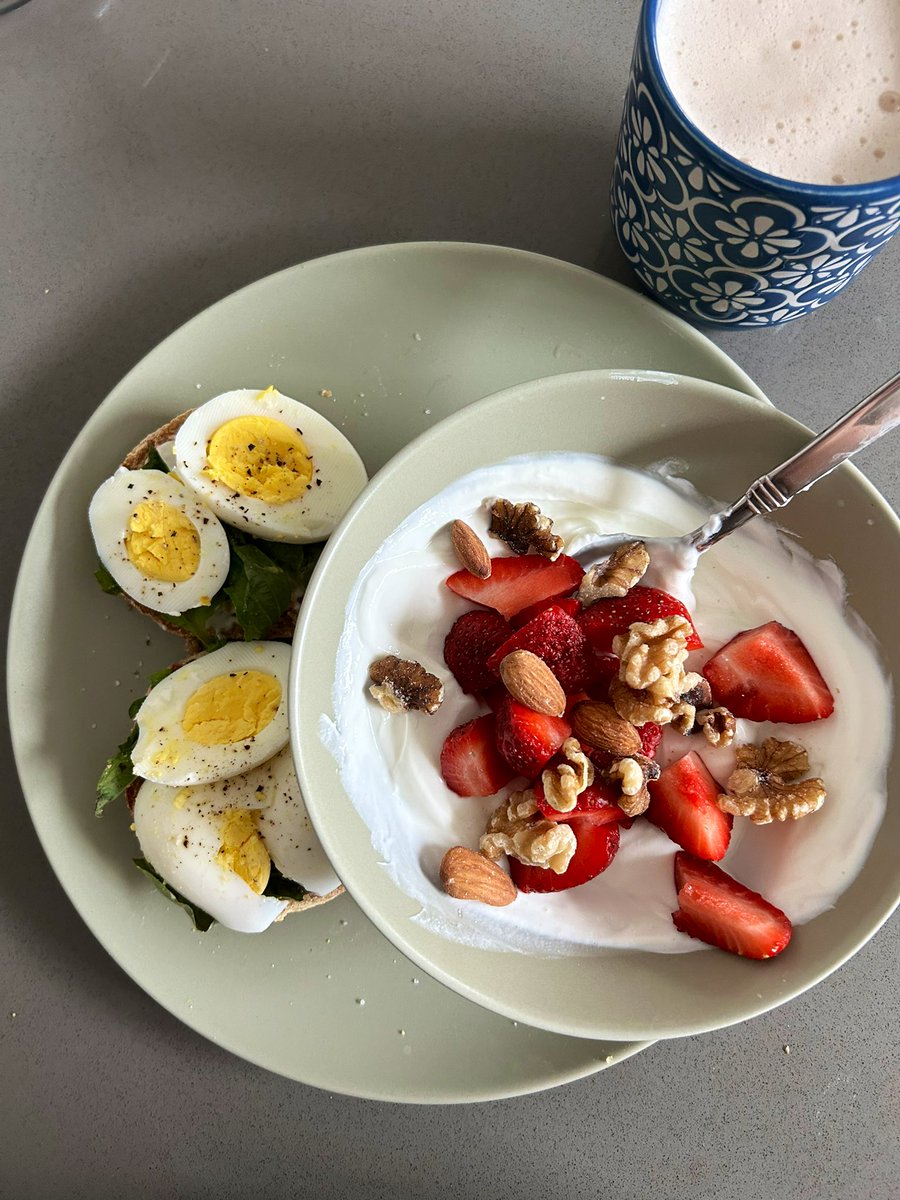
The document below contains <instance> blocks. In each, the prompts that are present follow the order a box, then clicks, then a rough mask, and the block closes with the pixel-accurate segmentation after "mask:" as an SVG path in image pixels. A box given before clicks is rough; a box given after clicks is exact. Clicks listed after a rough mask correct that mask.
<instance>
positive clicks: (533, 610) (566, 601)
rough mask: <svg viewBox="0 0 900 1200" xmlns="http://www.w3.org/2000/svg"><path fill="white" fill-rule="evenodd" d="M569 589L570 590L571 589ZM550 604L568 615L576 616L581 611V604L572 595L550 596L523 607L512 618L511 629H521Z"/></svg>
mask: <svg viewBox="0 0 900 1200" xmlns="http://www.w3.org/2000/svg"><path fill="white" fill-rule="evenodd" d="M569 590H570V591H571V589H569ZM551 604H553V605H556V607H557V608H561V609H562V610H563V612H566V613H568V614H569V616H570V617H577V616H578V614H579V613H580V612H581V605H580V603H579V602H578V601H577V600H576V599H575V597H574V596H569V597H566V596H550V597H549V599H547V600H539V601H538V603H537V604H529V605H528V607H527V608H523V609H522V611H521V612H519V613H516V615H515V616H514V617H513V619H512V627H513V629H521V627H522V626H523V625H527V624H528V622H529V621H530V620H531V619H532V618H533V617H536V616H538V615H539V614H540V613H542V612H543V611H544V609H545V608H549V607H550V605H551Z"/></svg>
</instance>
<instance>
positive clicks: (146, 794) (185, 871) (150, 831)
mask: <svg viewBox="0 0 900 1200" xmlns="http://www.w3.org/2000/svg"><path fill="white" fill-rule="evenodd" d="M254 787H255V785H254V783H253V781H252V779H251V778H250V776H244V777H242V778H241V779H239V780H226V781H224V782H220V783H217V784H206V785H203V786H201V787H196V788H190V787H188V788H176V787H166V786H165V785H164V784H160V783H143V784H142V785H141V788H140V790H139V791H138V794H137V797H136V799H135V802H134V828H135V833H136V834H137V838H138V841H139V842H140V844H141V853H142V854H143V856H144V858H146V859H147V861H148V862H149V863H150V865H151V866H152V867H153V869H154V870H155V871H156V872H157V873H158V874H160V875H161V876H162V877H163V879H165V881H166V883H168V884H169V886H170V887H172V888H174V889H175V891H177V892H180V893H181V895H182V896H184V897H185V899H187V900H190V901H191V903H192V904H196V905H197V906H198V907H199V908H202V909H203V911H204V912H207V913H209V915H210V916H211V917H214V918H215V920H216V921H218V922H219V923H220V924H222V925H224V926H226V928H228V929H234V930H236V931H237V932H238V933H261V932H262V931H263V930H264V929H268V927H269V926H270V925H271V924H272V922H273V921H274V920H275V918H276V917H278V916H280V915H281V913H282V912H284V909H285V907H286V901H284V900H276V899H274V898H273V897H271V896H259V895H257V894H256V892H254V891H253V889H252V888H251V887H250V886H249V884H247V883H246V882H245V881H244V880H243V879H241V877H240V875H237V874H236V873H235V872H234V871H231V870H229V869H228V868H227V867H225V866H223V865H222V864H221V863H217V862H216V861H215V859H216V855H217V854H218V853H219V849H220V847H221V844H222V821H223V814H224V813H225V812H226V811H227V810H228V809H229V808H251V807H253V804H252V796H253V790H254Z"/></svg>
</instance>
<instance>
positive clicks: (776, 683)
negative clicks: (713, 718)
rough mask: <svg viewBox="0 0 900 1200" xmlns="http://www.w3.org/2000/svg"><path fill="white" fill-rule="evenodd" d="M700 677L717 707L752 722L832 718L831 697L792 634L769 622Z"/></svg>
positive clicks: (741, 638)
mask: <svg viewBox="0 0 900 1200" xmlns="http://www.w3.org/2000/svg"><path fill="white" fill-rule="evenodd" d="M703 674H704V675H705V676H706V678H707V679H708V680H709V685H710V687H711V688H712V692H713V697H714V699H715V701H716V703H717V704H721V705H724V707H725V708H728V709H730V710H731V712H733V713H734V715H735V716H736V717H746V718H747V719H748V720H750V721H786V722H788V723H790V724H805V723H806V722H808V721H818V720H821V719H822V718H823V717H828V716H831V714H832V713H833V712H834V697H833V696H832V694H831V691H830V689H829V687H828V684H827V683H826V682H825V680H824V679H823V678H822V674H821V672H820V671H819V668H818V667H817V666H816V664H815V662H814V661H813V658H812V655H811V654H810V653H809V651H808V650H807V648H806V646H805V645H804V644H803V642H802V641H801V640H800V638H799V637H798V636H797V634H796V633H794V631H793V630H792V629H788V628H787V627H786V626H784V625H782V624H781V623H780V622H778V621H769V622H768V624H766V625H760V626H759V627H758V628H756V629H746V630H744V632H743V633H739V634H738V635H737V636H736V637H733V638H732V639H731V641H730V642H728V643H727V644H726V645H724V646H723V647H722V649H721V650H719V651H717V652H716V653H715V654H714V655H713V656H712V658H711V659H710V660H709V662H708V663H707V664H706V666H705V667H704V668H703Z"/></svg>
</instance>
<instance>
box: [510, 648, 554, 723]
mask: <svg viewBox="0 0 900 1200" xmlns="http://www.w3.org/2000/svg"><path fill="white" fill-rule="evenodd" d="M500 678H501V679H502V680H503V683H504V684H505V686H506V690H507V691H508V692H509V694H510V695H511V696H512V698H513V700H518V702H519V703H520V704H524V705H525V707H526V708H530V709H532V710H533V711H534V712H539V713H547V714H548V715H549V716H551V717H561V716H562V715H563V713H564V712H565V711H566V693H565V692H564V691H563V689H562V684H561V683H560V682H559V680H558V679H557V678H556V676H555V675H554V674H553V672H552V671H551V670H550V668H549V667H548V666H547V664H546V663H545V662H544V660H543V659H542V658H538V656H537V655H536V654H532V652H531V651H530V650H512V651H511V652H510V653H509V654H507V655H506V657H505V658H504V659H503V660H502V661H501V663H500Z"/></svg>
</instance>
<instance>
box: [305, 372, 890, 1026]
mask: <svg viewBox="0 0 900 1200" xmlns="http://www.w3.org/2000/svg"><path fill="white" fill-rule="evenodd" d="M809 438H810V434H809V432H808V431H807V430H804V428H803V426H802V425H800V424H799V423H798V422H797V421H794V420H792V419H791V418H790V417H787V416H785V415H784V414H783V413H779V412H777V411H776V410H775V409H773V408H771V407H765V406H763V405H760V404H758V403H756V402H755V401H753V400H750V399H749V398H748V397H747V396H745V395H743V394H741V393H739V392H736V391H732V390H730V389H728V388H723V387H721V386H719V385H716V384H712V383H706V382H702V381H700V380H696V379H685V378H683V377H682V378H679V377H676V376H671V375H663V374H659V373H637V372H630V373H627V374H626V373H624V372H613V371H589V372H579V373H575V374H571V375H565V376H555V377H552V378H549V379H544V380H534V381H532V382H530V383H526V384H522V385H520V386H517V387H514V388H510V389H508V390H506V391H503V392H500V393H498V394H497V395H495V396H491V397H489V398H487V399H484V400H481V401H480V402H478V403H477V404H473V405H470V406H469V407H467V408H466V409H464V410H463V411H462V412H459V413H457V414H455V415H454V416H452V417H450V418H448V419H447V420H446V421H445V422H444V423H443V424H442V425H441V426H440V427H439V428H438V429H434V430H432V431H430V432H429V433H428V434H426V435H423V436H422V437H420V438H418V439H417V440H416V441H415V442H414V443H413V444H412V445H410V446H408V447H407V448H406V449H405V450H404V451H402V452H401V453H400V454H399V455H398V456H397V457H396V458H395V459H394V460H393V461H392V462H391V463H389V464H388V466H387V467H385V468H384V470H382V471H381V472H380V473H379V474H378V475H377V476H376V478H375V479H373V480H372V482H371V483H370V484H369V486H368V488H366V490H365V491H364V492H363V493H362V495H361V496H360V497H359V498H358V499H357V501H356V502H355V504H354V506H353V508H352V509H351V511H350V512H349V513H348V514H347V516H346V517H345V519H344V521H343V522H342V523H341V525H340V526H339V528H338V529H337V530H336V531H335V533H334V534H333V535H332V537H331V539H330V541H329V543H328V546H327V547H326V549H325V552H324V554H323V556H322V558H321V560H320V562H319V565H318V567H317V569H316V573H315V576H314V578H313V581H312V584H311V587H310V591H309V594H308V596H307V604H306V605H305V607H304V610H303V613H302V614H301V618H300V621H299V623H298V626H297V632H296V635H295V638H294V651H295V652H294V656H293V659H292V663H291V695H292V698H293V701H294V705H293V714H292V736H293V746H294V760H295V762H296V763H297V767H298V773H299V776H300V782H301V787H302V789H303V792H304V795H305V797H306V801H307V806H308V809H309V813H310V816H311V817H312V820H313V823H314V825H315V826H316V829H317V831H318V833H319V836H320V838H321V840H322V843H323V845H324V847H325V850H326V853H327V854H328V856H329V858H330V859H331V861H332V864H333V865H334V868H335V870H336V871H337V873H338V875H339V876H340V878H341V879H342V880H343V882H344V884H345V886H346V887H347V889H348V890H349V891H350V893H351V894H352V895H353V897H354V898H355V899H356V901H357V902H358V903H359V904H360V906H361V907H362V908H363V910H364V911H365V912H366V913H367V914H368V915H369V916H370V917H371V918H372V920H373V921H374V922H375V923H376V924H377V925H378V926H379V928H380V929H381V930H382V932H383V933H385V934H386V936H387V937H389V938H390V939H391V941H392V942H393V943H394V944H395V945H396V946H397V947H398V948H399V949H400V950H402V951H403V952H404V953H405V954H407V955H408V956H409V957H410V958H411V959H413V961H414V962H416V963H418V964H419V965H420V966H421V967H422V968H423V969H425V970H427V971H429V972H430V973H431V974H432V975H433V976H434V977H435V978H437V979H439V980H441V981H442V982H443V983H446V984H447V985H448V986H450V987H452V988H454V989H455V990H456V991H458V992H459V993H460V994H461V995H463V996H466V997H468V998H469V999H471V1000H476V1001H478V1002H479V1003H481V1004H484V1005H486V1006H487V1007H489V1008H490V1009H492V1010H493V1011H494V1012H497V1013H499V1014H503V1015H505V1016H507V1017H510V1018H515V1019H518V1020H520V1021H523V1022H527V1023H528V1024H530V1025H535V1026H539V1027H541V1028H544V1029H548V1030H552V1031H553V1032H556V1033H564V1034H569V1035H572V1036H579V1037H595V1038H609V1039H617V1040H633V1039H634V1040H639V1039H650V1038H660V1037H679V1036H687V1035H690V1034H697V1033H703V1032H706V1031H708V1030H711V1029H718V1028H722V1027H723V1026H726V1025H733V1024H736V1023H737V1022H739V1021H744V1020H746V1019H747V1018H749V1017H753V1016H756V1015H758V1014H759V1013H762V1012H766V1011H767V1010H769V1009H771V1008H774V1007H775V1006H776V1005H778V1004H781V1003H783V1002H784V1001H786V1000H789V999H791V998H792V997H793V996H796V995H798V994H799V993H801V992H803V991H805V990H806V989H807V988H809V987H811V986H812V985H813V984H815V983H817V982H818V981H819V980H821V979H822V978H824V977H825V976H826V975H828V974H829V973H830V972H831V971H833V970H835V968H837V967H838V966H840V964H841V963H842V962H844V961H845V960H846V959H847V958H848V957H849V956H850V955H851V954H853V953H854V952H855V951H856V950H858V949H859V947H860V946H861V945H863V943H864V942H866V941H867V940H868V939H869V938H870V937H871V936H872V935H873V934H874V933H875V932H876V930H877V929H878V928H879V926H880V925H881V924H882V923H883V922H884V921H885V920H886V919H887V917H888V916H889V915H890V913H891V912H892V911H893V910H894V908H895V907H896V905H897V901H898V897H900V862H898V859H897V854H896V847H897V845H898V843H900V805H898V804H897V803H896V801H897V798H898V797H897V795H896V790H897V789H896V783H894V785H893V788H892V791H893V793H894V794H893V795H892V796H889V802H888V806H887V811H886V813H885V816H884V819H883V822H882V825H881V827H880V829H879V831H878V833H877V835H876V837H875V840H874V842H873V844H872V846H871V848H870V849H869V852H868V856H867V857H866V860H865V862H864V864H863V867H862V870H861V871H860V873H859V875H858V876H857V877H856V879H855V880H853V882H852V883H851V884H850V886H849V887H848V888H847V889H846V890H845V891H844V892H843V893H842V894H841V895H840V896H839V897H838V899H837V900H836V901H835V903H834V906H833V907H832V908H830V909H829V910H827V911H826V912H824V913H822V914H821V915H820V916H817V917H815V918H814V919H813V920H811V921H808V922H807V923H805V924H804V925H802V926H801V927H800V929H799V930H798V933H797V936H795V938H794V939H793V941H792V943H791V945H790V946H789V947H788V949H787V950H786V951H785V953H784V954H783V955H782V956H781V957H779V958H778V959H776V960H773V961H772V962H771V963H759V962H751V961H749V960H747V959H743V958H738V957H736V956H734V955H730V954H724V953H719V952H713V951H708V952H705V953H693V954H661V953H652V952H649V951H639V950H628V949H618V948H616V949H612V948H607V949H601V950H596V951H595V952H593V953H573V954H571V955H559V956H552V955H538V954H525V953H513V952H509V951H503V950H488V949H483V948H479V947H477V946H475V945H471V944H466V943H463V942H461V941H455V940H451V939H450V938H448V937H445V936H442V935H441V934H440V933H438V932H435V931H434V929H433V928H430V927H429V926H428V924H427V923H426V922H425V921H419V920H416V919H415V918H416V917H417V915H418V914H419V913H420V911H421V909H422V907H423V904H426V901H425V900H421V898H422V897H424V896H427V890H420V891H419V892H418V896H419V898H420V899H412V898H411V897H410V896H409V895H407V894H406V892H405V891H404V890H402V888H401V887H400V885H399V884H398V883H397V882H396V881H395V878H394V876H393V874H392V873H390V872H389V871H388V870H387V869H385V865H384V863H383V861H382V857H381V855H380V854H379V853H377V852H376V850H375V849H374V848H373V845H372V840H371V837H370V834H369V828H368V826H367V825H366V824H365V823H364V821H363V819H362V817H361V816H360V814H359V813H358V812H357V810H356V808H355V807H354V804H353V802H352V800H351V799H350V797H349V796H348V795H347V793H346V792H345V791H344V788H343V786H342V785H341V779H340V774H339V771H338V766H337V763H336V761H335V758H333V757H332V752H331V749H330V744H331V737H329V747H326V744H325V743H324V742H323V740H322V737H321V735H320V730H321V729H322V726H323V720H322V718H323V716H324V717H326V718H327V719H328V720H329V721H333V719H334V710H333V707H332V699H331V689H332V686H333V684H334V682H335V658H336V655H337V652H338V644H339V641H340V639H341V635H342V633H343V630H344V625H345V611H346V605H347V600H348V597H349V596H350V594H351V592H352V590H353V588H354V585H355V584H356V582H357V580H358V579H359V577H360V574H361V572H362V571H363V570H364V568H365V565H366V563H367V562H368V560H369V559H370V557H371V556H372V555H373V554H374V553H375V551H376V550H378V549H379V547H380V546H381V545H382V543H383V542H384V540H385V538H387V537H388V536H389V535H390V534H391V533H393V531H394V530H395V529H396V528H397V527H398V525H400V524H401V522H402V521H404V520H405V519H406V518H407V517H408V516H409V515H410V514H411V513H414V512H415V511H416V510H417V509H418V508H419V506H420V505H422V504H424V503H425V502H426V501H428V500H430V499H431V498H432V497H433V496H435V495H436V494H438V493H439V492H441V491H442V490H443V489H444V488H445V487H447V486H449V485H450V484H452V483H453V482H454V481H455V480H456V479H459V478H460V477H461V476H463V475H465V474H467V473H468V472H469V471H474V470H476V469H477V468H479V467H487V466H490V465H491V464H492V463H497V462H501V461H503V460H505V459H507V458H509V457H511V456H514V455H518V454H533V453H535V452H539V451H540V452H546V451H586V450H587V451H594V452H600V453H603V454H604V455H606V456H607V457H609V458H611V459H613V460H614V461H616V462H622V463H625V464H628V465H630V466H634V467H638V468H646V467H649V466H651V465H652V464H653V463H657V462H659V461H660V460H663V459H675V460H676V461H680V462H684V463H685V464H687V478H689V479H690V481H691V482H692V483H693V484H694V485H695V486H696V487H697V488H698V489H699V490H700V491H701V493H703V494H705V495H707V496H713V497H718V498H719V499H720V500H723V501H727V500H732V499H736V498H737V495H739V494H740V490H741V488H742V487H746V486H748V485H749V484H750V483H751V482H752V481H753V480H754V479H756V478H757V477H759V476H760V475H762V474H763V473H764V472H765V471H766V470H768V469H771V468H772V467H773V466H774V465H775V464H776V463H778V462H780V461H783V460H784V459H787V458H788V457H789V456H790V455H791V454H793V453H794V452H795V451H796V450H797V449H798V448H799V447H800V446H801V445H803V444H805V443H806V442H807V441H808V440H809ZM485 486H488V485H485ZM542 486H544V487H546V484H545V483H544V484H542ZM488 490H489V489H488ZM544 494H547V493H546V492H545V493H544ZM462 515H464V514H462ZM551 515H552V513H551ZM779 524H782V525H784V526H785V527H787V528H788V529H790V530H793V531H795V532H796V533H797V534H798V535H799V536H800V537H801V539H802V542H803V545H804V546H805V547H806V548H807V549H808V550H809V551H810V552H811V553H812V554H814V555H816V556H817V557H820V558H826V557H832V558H833V559H834V561H835V562H836V563H837V565H838V566H839V568H840V569H841V570H842V571H843V573H844V575H845V578H846V580H847V584H848V588H849V595H850V599H851V603H852V605H853V607H854V608H855V609H856V611H857V612H858V613H859V614H860V615H861V616H862V618H863V620H864V621H865V622H866V624H867V625H868V626H869V628H870V629H871V630H872V632H873V633H874V634H875V637H876V639H877V640H878V642H879V645H880V648H881V654H882V660H883V665H884V667H885V669H886V670H887V672H888V677H889V678H900V644H898V641H897V638H896V636H895V626H896V600H895V596H894V594H893V592H892V590H891V589H889V588H885V587H884V586H883V580H884V579H896V578H898V577H900V521H898V519H897V517H896V515H895V514H894V513H893V512H892V510H891V509H890V508H889V507H888V505H887V504H886V503H885V502H884V501H883V500H882V499H881V497H880V496H879V495H878V493H877V492H876V491H875V489H874V488H873V487H872V486H871V484H869V483H868V482H867V480H866V479H865V478H864V477H863V476H862V475H861V474H860V473H859V471H857V470H856V469H855V468H853V467H850V466H845V467H843V468H841V469H840V470H839V471H836V472H835V473H834V474H833V475H831V476H829V477H828V478H827V479H825V480H823V481H822V482H821V483H819V484H818V485H817V486H816V487H815V488H814V489H813V490H812V491H811V492H809V493H808V494H807V495H805V496H802V497H799V498H798V499H797V500H795V501H794V502H793V504H792V505H791V506H790V508H788V509H786V510H785V511H784V512H783V513H782V514H779ZM684 532H685V533H687V532H689V529H685V530H684ZM434 533H435V531H431V532H430V533H427V532H423V533H422V535H421V536H422V537H424V538H427V537H431V536H432V535H433V534H434ZM728 550H731V546H729V547H728ZM710 553H711V554H716V553H721V554H725V553H726V549H725V547H723V548H722V550H720V551H717V550H715V549H714V550H712V551H710ZM408 561H409V560H407V559H402V560H400V562H401V567H402V565H403V564H404V563H408ZM873 563H878V564H879V566H878V571H877V572H873V570H872V564H873ZM408 574H409V576H410V577H414V576H413V573H412V572H409V573H408ZM404 577H405V576H404V575H403V571H402V569H398V573H397V578H404ZM423 577H425V575H424V573H423ZM748 585H752V579H748ZM367 594H371V595H377V594H378V593H377V589H376V588H375V587H374V586H373V589H372V591H371V592H370V593H367ZM392 611H394V610H392ZM412 611H413V610H409V609H407V610H404V609H399V610H397V611H395V612H394V619H395V620H396V622H397V624H396V628H397V631H398V637H400V638H401V639H402V638H403V636H404V633H403V629H404V621H406V620H409V621H411V622H412V621H414V620H415V617H414V616H413V615H411V614H412ZM428 611H430V610H428ZM392 648H393V647H392V646H385V647H384V651H385V652H387V651H388V650H390V649H392ZM374 653H378V650H377V649H376V650H374ZM359 669H360V670H362V671H363V672H364V671H365V665H364V664H360V668H359ZM346 670H347V660H346V659H343V660H342V674H341V686H342V687H345V686H346V678H345V674H344V672H346ZM309 680H314V681H315V686H310V685H309ZM358 685H359V687H360V689H362V688H363V687H364V685H365V679H364V677H363V678H361V679H359V681H358ZM353 711H354V712H356V713H358V712H359V710H358V709H354V710H353ZM396 719H402V718H396ZM463 719H465V718H463ZM798 736H799V738H800V740H801V741H802V740H803V734H802V730H800V731H798ZM340 737H341V741H340V744H339V746H338V747H337V751H336V752H337V753H338V754H339V755H340V756H343V755H344V754H346V755H348V756H352V755H353V754H354V752H358V751H359V750H365V749H369V748H371V746H372V745H373V740H372V739H373V735H367V734H366V732H365V731H363V730H362V729H359V730H356V729H354V728H351V729H349V730H344V731H342V733H341V735H340ZM897 757H898V751H897V749H896V747H895V750H894V759H895V761H894V771H893V773H892V774H889V780H893V781H896V780H897V779H898V778H900V774H898V764H897V762H896V759H897ZM415 761H416V762H418V760H415ZM434 770H435V777H437V763H435V766H434ZM415 778H416V779H417V780H419V779H420V777H419V776H418V775H416V776H415ZM377 779H378V783H377V784H374V785H373V786H379V787H380V788H382V790H383V792H384V794H383V795H379V813H384V814H385V818H386V824H387V825H388V826H390V825H391V816H392V815H393V816H394V817H395V819H396V820H403V819H404V815H406V819H410V812H411V811H412V812H413V814H415V808H414V806H413V805H411V806H410V809H406V808H404V807H403V805H404V798H403V796H402V794H401V797H400V798H398V799H397V800H395V799H394V798H393V797H392V795H391V789H390V784H389V783H388V782H385V783H382V782H381V775H379V776H378V777H377ZM826 782H827V780H826ZM891 800H893V801H894V803H891ZM473 803H474V802H473ZM427 807H428V806H427V804H425V803H423V806H422V811H423V813H424V811H425V810H426V809H427ZM450 817H451V814H450V812H448V822H447V834H446V837H447V841H446V843H445V844H444V845H445V846H449V845H450V844H451V843H452V841H453V834H452V832H451V820H450ZM812 819H814V818H812ZM429 820H430V817H424V816H423V821H425V822H428V821H429ZM426 828H427V831H428V832H427V834H426V835H424V836H425V837H426V840H427V839H433V838H434V836H435V835H434V832H433V826H432V825H431V824H427V825H426ZM782 832H785V833H788V832H793V831H788V830H783V831H782ZM382 834H383V830H382ZM457 836H458V834H457ZM397 840H398V841H401V840H402V839H399V838H398V839H397ZM782 844H783V843H782ZM429 849H431V844H430V842H429ZM403 861H404V869H405V870H406V871H413V870H415V869H416V867H415V865H414V864H415V856H414V855H412V854H409V855H408V856H404V859H403ZM829 869H830V870H831V871H833V872H836V871H837V866H836V865H835V864H831V865H830V868H829ZM414 886H415V885H414ZM673 899H674V892H673ZM420 900H421V902H420ZM547 904H548V905H549V904H552V897H551V898H549V899H548V900H547ZM426 907H427V905H426ZM559 936H560V937H561V938H565V929H564V928H563V929H560V930H559Z"/></svg>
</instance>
